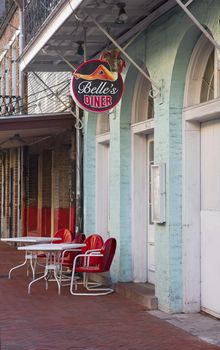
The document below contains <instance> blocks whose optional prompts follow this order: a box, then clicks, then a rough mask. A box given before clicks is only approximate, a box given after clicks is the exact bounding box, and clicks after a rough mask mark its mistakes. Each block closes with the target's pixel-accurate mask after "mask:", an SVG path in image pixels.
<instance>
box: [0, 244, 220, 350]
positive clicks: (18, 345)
mask: <svg viewBox="0 0 220 350" xmlns="http://www.w3.org/2000/svg"><path fill="white" fill-rule="evenodd" d="M22 259H23V253H21V252H18V251H17V250H16V249H15V248H14V247H11V246H8V245H7V244H4V243H0V300H1V301H0V303H1V304H0V331H1V346H0V349H1V350H61V349H62V350H72V349H73V350H82V349H83V350H115V349H116V350H117V349H119V350H191V349H192V350H215V349H216V350H219V349H220V348H219V347H218V346H214V345H210V344H207V343H205V342H203V341H201V340H199V339H198V338H196V337H194V336H192V335H190V334H188V333H186V332H184V331H182V330H180V329H178V328H176V327H174V326H172V325H170V324H168V323H167V322H165V321H163V320H160V319H158V318H156V317H154V316H152V315H150V314H149V313H148V312H147V310H146V309H145V308H144V307H142V306H140V305H138V304H135V303H133V302H132V301H130V300H128V299H125V298H123V297H121V296H120V295H118V294H116V293H114V294H111V295H108V296H101V297H82V296H81V297H80V296H71V295H70V294H69V290H68V287H63V288H62V294H61V296H58V295H57V288H56V284H55V283H53V282H51V283H49V289H48V290H47V291H46V290H45V288H44V287H45V285H44V282H42V281H41V282H39V283H38V282H37V283H36V284H35V285H33V287H32V294H31V295H28V294H27V285H28V282H29V278H28V277H27V276H26V270H25V269H19V270H17V271H15V272H14V273H13V275H12V279H11V280H8V278H7V274H8V270H9V268H10V267H11V266H13V265H15V264H17V263H19V262H20V261H22Z"/></svg>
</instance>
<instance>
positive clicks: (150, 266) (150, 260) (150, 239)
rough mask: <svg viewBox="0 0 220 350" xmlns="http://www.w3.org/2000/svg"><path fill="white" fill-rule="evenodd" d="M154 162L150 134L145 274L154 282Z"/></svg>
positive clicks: (152, 143)
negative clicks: (152, 215) (152, 173)
mask: <svg viewBox="0 0 220 350" xmlns="http://www.w3.org/2000/svg"><path fill="white" fill-rule="evenodd" d="M152 164H154V141H153V137H152V136H148V138H147V183H148V186H147V189H148V191H147V192H148V195H147V198H148V204H147V270H148V271H147V272H148V273H147V275H148V282H149V283H152V284H154V283H155V239H154V223H153V222H152V220H151V210H152V190H151V165H152Z"/></svg>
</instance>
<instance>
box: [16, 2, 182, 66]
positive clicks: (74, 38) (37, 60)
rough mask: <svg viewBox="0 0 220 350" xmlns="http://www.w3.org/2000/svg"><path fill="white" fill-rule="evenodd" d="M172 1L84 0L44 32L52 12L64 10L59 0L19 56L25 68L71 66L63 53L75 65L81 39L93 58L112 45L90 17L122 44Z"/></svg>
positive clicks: (163, 11) (158, 15) (161, 13)
mask: <svg viewBox="0 0 220 350" xmlns="http://www.w3.org/2000/svg"><path fill="white" fill-rule="evenodd" d="M120 4H124V5H123V6H122V7H123V8H124V10H125V12H126V17H127V19H126V20H125V21H124V23H118V15H119V11H120V6H121V5H120ZM175 5H176V2H175V0H135V1H134V0H125V1H123V2H120V1H118V0H103V1H98V0H96V1H95V0H84V1H82V3H81V4H80V5H79V7H78V8H77V9H76V10H75V11H74V13H73V12H72V14H71V15H70V16H69V18H68V19H67V20H65V22H63V23H61V22H60V24H59V25H58V24H57V30H56V32H55V33H54V34H52V35H51V36H50V34H48V35H46V30H47V27H48V29H49V24H50V22H51V21H52V20H53V16H56V12H58V11H59V13H61V14H62V10H64V7H62V6H61V5H60V4H58V6H57V7H56V8H55V9H54V10H53V12H52V13H51V15H50V17H49V18H48V19H47V22H46V23H45V25H44V26H42V29H41V30H39V32H38V34H37V35H35V37H34V38H33V39H32V40H31V41H30V43H29V44H28V45H27V47H26V48H25V50H24V54H23V55H22V57H21V60H23V66H24V70H26V71H36V72H37V71H67V70H68V71H69V70H71V68H70V66H68V64H66V63H65V61H64V60H63V58H62V57H64V58H65V59H66V60H67V61H69V62H71V64H73V65H74V66H76V67H77V66H78V65H79V64H81V63H82V62H83V60H84V56H83V53H82V52H81V54H79V52H78V50H79V45H80V43H84V41H86V52H87V59H91V58H94V57H96V56H98V55H99V53H101V52H102V51H103V50H105V49H106V48H109V47H112V43H111V42H110V40H109V39H108V38H107V37H106V36H105V35H104V34H103V33H102V32H101V31H100V30H99V29H98V28H97V26H96V25H95V24H94V22H93V20H92V19H93V18H94V19H95V20H96V21H97V22H98V23H99V24H100V25H101V26H103V27H104V28H105V29H106V30H107V31H108V32H109V33H110V35H111V36H112V37H113V38H114V39H116V40H117V42H118V43H119V44H120V45H122V46H123V45H124V44H126V43H127V42H128V41H129V40H130V39H131V38H132V37H134V35H136V34H137V33H138V32H141V31H143V30H144V29H145V28H146V27H147V26H148V25H149V24H150V23H152V22H153V21H155V20H156V19H157V18H158V17H160V16H161V15H163V14H164V13H166V12H167V11H168V10H170V9H171V8H172V7H174V6H175ZM66 6H67V5H66ZM61 18H62V16H61ZM77 18H78V19H79V20H78V19H77ZM60 21H61V20H60ZM51 23H52V22H51ZM85 32H86V35H85ZM46 37H47V39H45V41H44V38H46ZM33 47H34V52H35V54H34V55H33V58H32V59H31V60H30V62H29V63H27V64H25V62H28V59H27V58H26V54H27V53H28V51H29V52H30V50H32V48H33ZM29 57H30V56H29Z"/></svg>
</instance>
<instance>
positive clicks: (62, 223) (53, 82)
mask: <svg viewBox="0 0 220 350" xmlns="http://www.w3.org/2000/svg"><path fill="white" fill-rule="evenodd" d="M1 10H2V13H1V14H2V16H1V25H0V49H1V56H0V74H1V84H0V99H1V101H0V103H1V104H0V106H1V107H0V120H1V121H0V123H1V135H0V157H1V161H0V179H1V180H0V181H1V189H0V191H1V193H0V204H1V213H0V222H1V229H0V231H1V236H2V237H3V236H4V237H8V236H11V237H13V236H20V235H42V236H48V235H51V234H53V233H54V232H56V231H57V230H58V229H60V228H62V227H67V228H69V229H70V230H72V231H74V230H75V132H74V127H73V125H74V123H73V118H72V117H71V115H70V114H69V113H66V111H67V107H65V106H64V105H65V104H67V105H69V93H68V91H69V89H68V87H67V86H68V85H69V81H70V76H69V74H68V73H62V72H57V73H56V72H53V73H50V74H47V73H46V72H37V73H38V74H39V75H37V76H39V79H38V78H37V76H35V75H33V74H32V73H31V72H30V73H23V72H21V71H20V69H19V62H18V59H19V56H20V54H21V52H22V49H23V36H22V26H21V22H22V14H21V9H20V8H19V7H18V5H17V4H16V3H15V2H14V1H5V2H4V6H3V4H2V8H1ZM42 78H44V80H45V82H46V85H43V84H42V82H41V80H40V79H42ZM57 96H58V97H59V98H60V99H61V98H62V99H63V100H62V101H63V104H61V102H60V101H59V100H58V99H57Z"/></svg>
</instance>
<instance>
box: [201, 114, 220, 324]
mask: <svg viewBox="0 0 220 350" xmlns="http://www.w3.org/2000/svg"><path fill="white" fill-rule="evenodd" d="M219 159H220V121H219V120H215V121H208V122H205V123H202V124H201V307H202V310H203V311H206V312H208V313H210V314H212V315H213V316H215V317H218V318H220V298H219V295H220V273H219V267H220V254H219V246H220V162H219Z"/></svg>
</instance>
